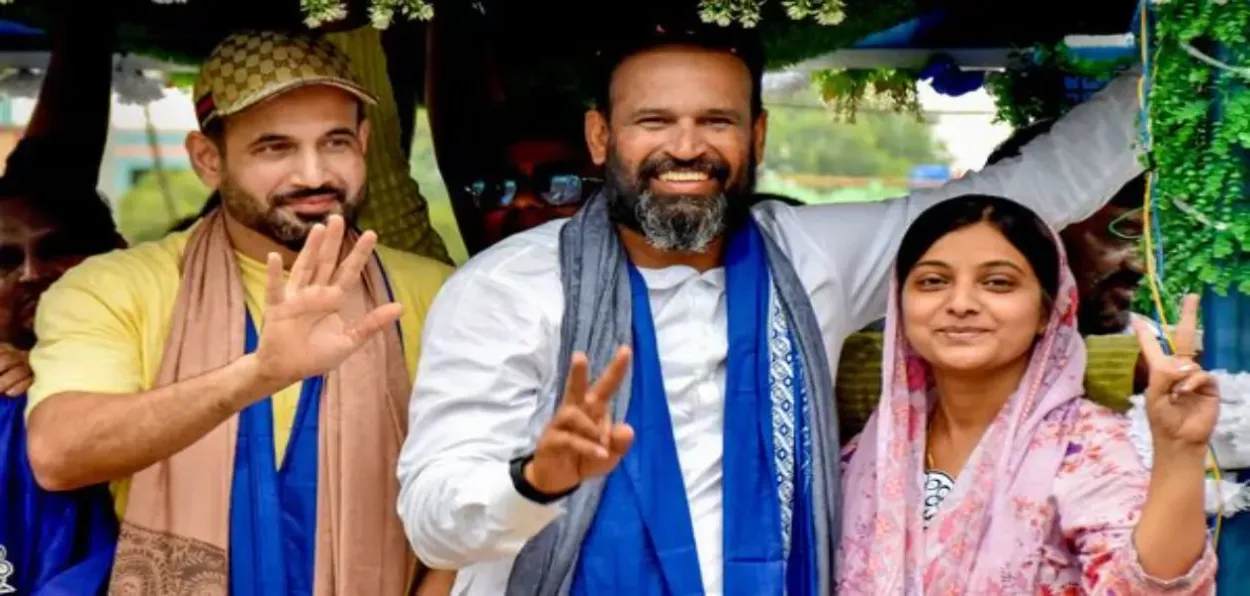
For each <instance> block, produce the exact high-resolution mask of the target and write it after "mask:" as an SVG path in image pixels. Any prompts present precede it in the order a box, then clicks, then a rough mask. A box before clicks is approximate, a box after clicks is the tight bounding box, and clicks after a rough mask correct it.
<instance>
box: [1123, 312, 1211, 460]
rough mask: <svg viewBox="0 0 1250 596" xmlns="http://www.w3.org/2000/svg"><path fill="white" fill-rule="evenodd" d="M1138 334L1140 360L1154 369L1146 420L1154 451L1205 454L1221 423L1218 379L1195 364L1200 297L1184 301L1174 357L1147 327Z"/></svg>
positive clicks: (1142, 325) (1137, 327)
mask: <svg viewBox="0 0 1250 596" xmlns="http://www.w3.org/2000/svg"><path fill="white" fill-rule="evenodd" d="M1133 327H1134V330H1135V331H1136V332H1137V339H1138V342H1139V343H1140V344H1141V351H1142V356H1143V357H1144V358H1145V359H1146V365H1147V366H1148V367H1149V369H1150V373H1149V379H1150V380H1149V382H1148V385H1147V387H1146V414H1147V418H1148V419H1149V420H1150V429H1151V434H1152V435H1153V437H1154V445H1155V449H1156V450H1159V449H1160V448H1164V449H1167V448H1179V449H1182V450H1199V449H1200V450H1201V451H1202V452H1203V453H1204V455H1205V450H1206V444H1207V441H1209V440H1210V438H1211V433H1212V432H1213V431H1214V430H1215V422H1216V419H1217V418H1218V417H1219V411H1220V394H1219V386H1218V385H1217V383H1216V381H1215V379H1214V378H1213V377H1212V376H1211V375H1209V374H1207V373H1206V372H1205V371H1203V370H1202V368H1201V367H1199V366H1198V363H1197V362H1195V361H1194V354H1196V353H1197V352H1196V348H1197V345H1196V338H1197V335H1198V297H1197V296H1194V295H1190V296H1186V297H1185V301H1184V302H1183V303H1182V306H1181V320H1180V322H1179V323H1178V324H1177V326H1176V334H1175V341H1174V347H1175V353H1174V354H1172V355H1170V356H1169V355H1166V354H1164V353H1163V349H1162V347H1160V345H1159V341H1158V339H1157V338H1156V337H1155V334H1154V333H1153V332H1152V331H1151V330H1150V328H1149V327H1148V326H1147V325H1146V324H1145V323H1144V322H1143V321H1137V320H1135V321H1134V322H1133Z"/></svg>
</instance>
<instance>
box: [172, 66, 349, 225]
mask: <svg viewBox="0 0 1250 596" xmlns="http://www.w3.org/2000/svg"><path fill="white" fill-rule="evenodd" d="M360 109H361V108H360V104H359V102H358V101H357V99H356V98H355V97H354V96H352V95H350V94H348V93H346V92H344V91H342V90H339V89H336V88H333V87H327V86H320V85H310V86H307V87H301V88H298V89H295V90H292V91H288V92H286V93H283V94H282V95H279V96H278V97H275V98H273V99H270V100H268V101H265V102H263V103H260V104H258V105H256V106H253V107H251V108H248V109H246V110H244V111H243V112H240V113H238V114H235V115H233V116H230V117H229V118H228V119H227V120H226V122H225V124H226V126H225V135H224V139H223V142H222V143H221V147H220V148H218V147H216V146H215V144H212V143H211V141H207V139H202V141H201V142H198V143H197V142H196V141H194V140H193V139H194V138H195V137H196V135H198V133H193V134H192V137H191V138H189V139H188V149H189V150H190V151H189V152H190V153H191V154H192V158H193V159H194V160H195V162H196V170H197V172H199V173H200V176H201V178H203V179H204V181H205V183H206V184H208V185H209V186H210V187H213V188H216V189H217V190H218V191H220V193H221V197H222V204H223V206H224V207H225V209H226V213H227V214H228V215H230V217H232V218H234V219H235V220H237V221H239V222H240V223H242V224H243V225H245V226H247V227H249V228H251V229H253V230H256V231H257V232H260V233H262V234H264V235H265V236H268V237H269V238H271V239H273V240H274V241H275V242H277V243H279V244H282V245H284V246H287V247H289V248H291V249H293V250H298V249H299V247H301V246H303V242H304V238H305V237H306V236H307V235H308V232H309V231H310V230H311V229H312V226H313V225H314V224H317V223H321V222H324V221H325V220H326V218H327V217H329V216H330V215H332V214H339V215H342V216H343V217H344V218H345V219H347V221H348V222H349V223H351V222H353V221H354V219H355V214H356V211H357V209H358V208H359V206H360V204H361V203H362V202H363V201H364V198H365V194H364V188H365V147H366V146H367V144H368V125H367V123H365V122H363V121H362V120H361V119H360V112H359V110H360ZM200 137H201V138H202V135H200ZM204 142H208V143H209V144H210V145H213V146H212V147H204V146H203V143H204Z"/></svg>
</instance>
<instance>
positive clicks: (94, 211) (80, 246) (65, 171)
mask: <svg viewBox="0 0 1250 596" xmlns="http://www.w3.org/2000/svg"><path fill="white" fill-rule="evenodd" d="M89 153H90V149H89V148H88V147H86V146H82V145H79V144H77V143H75V142H72V141H71V142H65V141H60V140H56V139H53V138H51V137H27V138H24V139H22V140H21V141H19V142H18V144H17V147H15V148H14V149H13V152H12V153H10V154H9V157H8V159H7V160H6V162H5V171H4V176H2V177H0V201H12V200H22V201H25V202H26V205H27V206H28V207H30V208H31V209H33V210H35V211H36V212H38V213H39V214H41V215H42V216H44V217H47V218H48V219H49V220H51V222H53V223H54V224H55V225H56V226H57V227H59V228H62V229H65V230H67V231H68V232H69V234H68V236H69V237H71V238H73V239H74V241H75V244H76V247H75V250H76V251H77V252H78V253H79V254H82V255H94V254H99V253H105V252H108V251H110V250H113V249H115V248H119V247H122V246H125V240H123V239H122V237H121V234H119V233H118V231H117V224H116V223H115V222H114V221H113V211H112V209H111V208H110V207H109V205H108V203H107V202H105V200H104V198H103V197H102V196H100V193H99V191H97V190H96V177H97V175H98V172H97V171H96V170H95V168H94V167H88V166H86V165H83V166H82V167H80V168H77V169H74V168H69V167H67V166H66V165H65V164H86V163H87V162H88V160H86V159H85V158H84V156H85V155H87V154H89Z"/></svg>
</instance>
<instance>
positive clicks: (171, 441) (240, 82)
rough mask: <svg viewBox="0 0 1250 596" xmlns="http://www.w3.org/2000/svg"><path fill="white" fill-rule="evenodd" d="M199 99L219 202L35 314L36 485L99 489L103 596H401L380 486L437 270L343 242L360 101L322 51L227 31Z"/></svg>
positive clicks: (398, 532)
mask: <svg viewBox="0 0 1250 596" xmlns="http://www.w3.org/2000/svg"><path fill="white" fill-rule="evenodd" d="M195 100H196V111H197V116H198V119H199V122H200V130H199V131H194V132H191V133H190V134H188V136H187V142H186V147H187V151H188V153H189V154H190V157H191V161H192V164H193V166H194V167H195V170H196V173H197V174H198V175H199V176H200V178H201V180H203V181H204V182H205V184H207V185H208V186H209V187H211V188H213V189H215V193H214V200H217V201H220V204H221V207H220V208H217V209H214V210H212V211H210V212H209V213H207V214H206V215H205V216H204V217H203V218H201V219H200V221H198V222H197V223H196V224H195V225H194V226H193V227H192V228H191V229H190V230H187V231H185V232H176V233H173V234H171V235H169V236H167V237H165V238H164V239H162V240H159V241H156V242H152V243H148V244H143V245H140V246H137V247H134V248H131V249H129V250H123V251H117V252H113V253H111V254H108V255H104V256H100V257H96V258H92V259H90V260H88V261H86V262H85V263H83V264H82V265H81V266H79V267H78V268H75V269H74V270H72V271H71V272H70V273H69V274H67V275H66V276H64V277H63V278H62V279H61V280H60V281H59V282H58V283H56V284H55V285H54V286H53V287H52V288H51V289H49V290H48V292H47V293H46V294H45V295H44V298H43V301H42V303H41V304H40V307H39V311H38V315H37V316H36V323H35V326H36V332H37V335H38V337H39V343H38V344H37V346H36V347H35V349H34V351H33V352H32V354H31V365H32V367H33V369H34V371H35V374H36V377H37V380H36V383H35V385H34V386H33V387H32V388H31V390H30V404H31V405H30V410H29V412H28V416H29V428H30V455H31V460H32V466H33V468H34V471H35V474H36V477H37V478H38V479H39V482H40V483H41V484H42V485H44V486H46V487H48V488H51V489H54V490H65V489H71V488H75V487H79V486H85V485H89V484H93V483H97V482H103V481H109V482H111V486H112V490H113V494H114V497H115V500H116V507H117V513H118V515H119V517H120V519H121V521H122V531H121V538H120V542H119V546H118V552H117V558H116V562H115V565H114V570H113V578H112V582H111V586H110V590H111V591H113V592H123V593H128V594H129V593H137V594H189V593H195V594H226V593H233V594H313V593H316V594H318V595H319V596H320V595H332V594H340V595H348V594H379V595H387V594H402V593H406V590H408V589H410V587H411V585H412V583H413V581H414V578H415V577H416V570H417V569H416V568H417V563H416V560H415V559H414V558H413V556H412V554H411V553H410V552H409V549H408V548H407V545H406V544H405V541H404V537H403V530H402V528H401V526H400V523H399V520H398V518H397V517H396V514H395V507H394V503H395V499H396V495H397V484H396V479H395V475H394V469H395V465H396V458H397V455H398V452H399V448H400V444H401V441H402V440H403V437H404V434H405V431H406V425H405V422H406V416H407V401H406V398H407V396H408V391H409V388H410V386H411V378H412V374H411V373H412V371H413V370H414V368H415V365H416V359H417V349H418V342H419V338H420V331H421V321H422V319H423V317H424V314H425V310H426V306H427V305H428V304H429V302H430V301H431V299H432V297H433V295H434V293H435V292H436V291H437V289H438V288H439V286H440V285H441V284H442V282H443V280H444V279H445V277H446V276H447V275H448V269H447V268H446V267H445V266H444V265H442V264H440V263H436V262H434V261H431V260H427V259H425V258H422V257H417V256H415V255H409V254H405V253H401V252H398V251H395V250H390V249H387V248H386V247H383V246H376V236H375V235H374V234H373V233H372V232H363V233H360V232H357V231H356V230H355V229H354V227H353V226H352V222H353V217H354V214H355V212H356V211H357V208H358V207H359V206H360V205H361V203H362V201H363V200H364V199H365V196H364V188H365V161H364V151H365V147H366V146H367V141H368V135H369V124H368V122H367V121H365V119H364V112H363V106H362V104H363V103H371V102H373V101H374V98H373V96H372V95H370V93H369V92H368V91H367V90H366V89H364V88H363V87H362V86H361V85H359V84H358V83H357V82H356V80H355V79H354V78H353V76H352V73H351V71H350V68H349V65H348V63H347V59H346V58H345V57H344V56H343V55H342V54H341V53H339V51H338V50H336V49H335V48H334V46H332V45H330V44H329V43H327V42H325V41H323V40H320V39H316V38H312V37H304V36H297V35H290V34H284V33H276V32H261V33H244V34H235V35H231V36H230V37H228V38H227V39H225V40H224V41H223V42H222V43H221V44H220V45H218V46H217V47H216V48H215V49H214V50H213V52H212V54H211V55H210V56H209V58H208V60H207V61H206V63H205V64H204V66H203V69H202V71H201V74H200V78H199V81H198V82H197V83H196V86H195ZM400 304H403V305H404V306H403V308H401V307H400Z"/></svg>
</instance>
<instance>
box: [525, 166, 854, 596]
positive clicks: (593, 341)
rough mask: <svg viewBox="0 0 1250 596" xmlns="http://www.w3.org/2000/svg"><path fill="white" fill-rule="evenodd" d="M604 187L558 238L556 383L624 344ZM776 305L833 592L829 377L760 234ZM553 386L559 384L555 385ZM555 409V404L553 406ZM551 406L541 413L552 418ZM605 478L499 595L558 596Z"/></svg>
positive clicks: (821, 575)
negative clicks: (785, 329)
mask: <svg viewBox="0 0 1250 596" xmlns="http://www.w3.org/2000/svg"><path fill="white" fill-rule="evenodd" d="M609 192H611V191H610V190H607V189H605V190H603V191H601V192H600V193H599V194H598V195H596V196H595V197H594V198H592V199H591V200H590V201H588V202H587V203H586V205H585V206H584V207H583V208H582V209H581V211H579V212H578V214H577V215H576V216H575V217H573V219H572V220H570V221H569V222H568V223H566V224H565V225H564V228H563V229H562V230H561V232H560V276H561V280H562V283H563V286H564V319H563V322H562V328H561V335H560V355H559V358H560V360H559V362H560V365H559V366H560V368H559V377H558V378H559V379H564V378H565V377H566V376H567V375H568V365H569V360H570V359H571V358H572V357H573V353H574V352H578V351H580V352H585V353H586V355H587V357H588V358H589V360H590V373H591V379H592V380H593V379H595V378H597V377H598V376H599V374H601V373H602V371H603V370H604V369H605V368H606V367H607V365H608V363H609V362H610V361H611V359H612V357H613V355H614V354H615V353H616V349H617V347H618V346H621V345H633V327H632V320H633V311H632V305H631V304H630V286H629V273H628V269H627V267H626V259H627V257H626V255H625V250H624V249H623V248H622V247H621V244H620V241H619V240H618V239H617V236H616V228H615V226H614V225H613V223H612V221H611V218H610V217H609V214H608V203H609V200H610V197H609V195H608V193H609ZM764 245H765V249H766V251H767V258H768V267H769V273H770V275H771V276H772V281H773V286H774V288H775V292H776V299H777V300H778V301H779V302H780V304H781V306H782V308H783V309H784V311H785V312H786V314H787V315H788V316H789V318H790V321H791V325H792V329H793V332H794V336H795V339H796V340H797V342H798V344H799V350H800V354H801V356H802V358H803V366H804V370H805V371H806V374H805V375H803V378H804V382H805V383H806V386H807V387H806V388H807V395H808V396H809V401H808V403H809V404H810V408H809V410H810V418H811V419H810V420H808V426H809V428H810V429H811V433H812V451H813V453H812V454H811V462H812V474H813V479H812V485H813V486H812V488H813V504H814V505H815V511H814V513H813V514H814V516H815V519H814V520H813V521H814V525H815V531H816V546H817V553H818V560H817V563H818V580H819V585H818V589H819V593H821V594H832V593H833V579H834V573H833V561H834V549H835V547H836V544H835V540H837V537H838V536H839V527H838V522H839V511H840V505H839V500H838V473H839V470H838V452H839V448H840V447H839V446H840V442H839V440H838V424H837V414H836V412H835V408H834V395H833V376H832V374H831V373H830V371H829V360H828V358H827V357H826V356H825V347H824V343H823V340H822V338H821V332H820V326H819V324H818V323H817V322H816V315H815V313H814V312H813V311H812V306H811V302H810V300H809V298H808V296H807V291H806V290H805V289H804V288H803V285H802V283H800V281H799V278H798V275H797V274H795V272H794V268H793V267H791V265H790V261H789V259H788V258H786V256H785V255H784V254H783V253H782V252H781V248H780V247H779V246H777V243H776V242H775V241H774V240H773V239H772V238H770V237H769V236H768V234H766V233H765V234H764ZM630 381H631V378H630V375H626V376H625V379H624V381H623V382H622V383H621V387H620V389H619V390H618V391H617V393H616V396H615V397H614V398H613V400H612V418H613V420H618V421H619V420H624V419H625V414H626V412H627V411H628V410H629V400H630V395H631V393H630V384H631V383H630ZM563 385H564V383H563V382H561V383H559V384H558V386H561V387H562V386H563ZM557 405H558V404H557ZM554 413H555V412H554V409H553V411H552V412H549V413H548V414H549V415H554ZM603 483H604V478H593V479H589V480H586V481H585V482H583V483H582V485H581V486H580V487H579V488H578V489H577V491H575V492H574V493H573V494H572V495H570V496H569V497H568V498H567V500H566V503H565V507H566V509H567V514H566V515H563V516H561V517H560V518H559V519H557V520H556V521H554V522H552V523H551V525H549V526H547V527H546V528H545V529H544V530H543V531H542V532H540V533H539V534H538V535H537V536H535V537H534V538H532V539H530V541H529V542H528V543H526V545H525V547H524V548H522V549H521V552H520V553H519V554H518V555H517V558H516V562H515V563H514V565H513V568H512V575H511V577H510V578H509V581H508V590H507V596H567V595H568V594H569V590H570V588H571V586H572V582H573V573H574V569H576V562H577V557H578V553H579V551H580V550H581V545H582V539H583V538H584V537H585V535H586V532H587V530H588V529H589V528H590V523H591V521H592V520H593V519H594V517H595V509H596V508H597V507H598V504H599V496H600V494H601V493H602V491H603Z"/></svg>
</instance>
